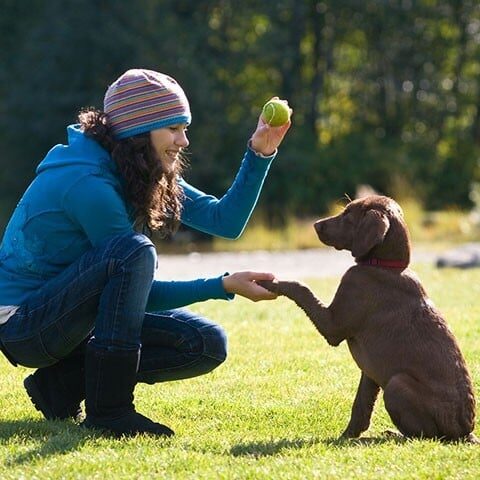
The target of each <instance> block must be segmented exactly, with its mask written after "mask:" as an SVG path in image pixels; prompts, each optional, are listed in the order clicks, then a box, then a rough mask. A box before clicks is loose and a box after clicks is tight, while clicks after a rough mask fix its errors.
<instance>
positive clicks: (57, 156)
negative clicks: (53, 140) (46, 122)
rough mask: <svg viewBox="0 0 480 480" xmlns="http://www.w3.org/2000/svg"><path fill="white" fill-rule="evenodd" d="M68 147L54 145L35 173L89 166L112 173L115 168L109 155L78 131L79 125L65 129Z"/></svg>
mask: <svg viewBox="0 0 480 480" xmlns="http://www.w3.org/2000/svg"><path fill="white" fill-rule="evenodd" d="M67 137H68V145H62V144H58V145H55V146H54V147H53V148H51V149H50V151H49V152H48V153H47V155H46V156H45V158H44V159H43V160H42V161H41V162H40V164H39V165H38V167H37V170H36V173H37V174H39V173H42V172H44V171H46V170H49V169H53V168H59V167H65V166H80V165H90V166H92V167H95V168H97V169H98V168H101V169H105V167H106V168H107V169H108V170H110V171H111V172H112V173H115V172H116V170H117V169H116V167H115V164H114V162H113V161H112V159H111V157H110V154H109V153H108V152H107V151H106V150H105V149H104V148H102V147H101V146H100V144H99V143H97V142H96V141H95V140H93V139H92V138H88V137H87V136H86V135H85V134H84V133H83V132H82V130H81V129H80V124H75V125H69V126H68V127H67Z"/></svg>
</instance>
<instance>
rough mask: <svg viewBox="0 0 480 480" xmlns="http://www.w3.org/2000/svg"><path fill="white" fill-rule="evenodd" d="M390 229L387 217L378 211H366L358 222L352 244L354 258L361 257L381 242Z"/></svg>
mask: <svg viewBox="0 0 480 480" xmlns="http://www.w3.org/2000/svg"><path fill="white" fill-rule="evenodd" d="M389 228H390V221H389V220H388V218H387V216H386V215H385V214H383V213H382V212H379V211H378V210H368V211H367V213H366V214H365V216H364V217H363V218H362V220H361V221H360V225H359V226H358V228H357V231H356V232H355V236H354V239H353V243H352V254H353V256H354V257H355V258H357V257H363V256H364V255H366V254H367V253H368V252H369V251H370V250H371V249H372V248H373V247H375V246H377V245H379V244H380V243H382V242H383V239H384V238H385V235H386V234H387V232H388V229H389Z"/></svg>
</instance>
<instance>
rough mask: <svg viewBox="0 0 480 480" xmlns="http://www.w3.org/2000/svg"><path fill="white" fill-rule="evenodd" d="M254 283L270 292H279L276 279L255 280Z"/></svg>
mask: <svg viewBox="0 0 480 480" xmlns="http://www.w3.org/2000/svg"><path fill="white" fill-rule="evenodd" d="M256 283H258V285H260V286H261V287H263V288H265V289H266V290H269V291H270V292H273V293H276V294H280V292H279V291H278V290H279V288H278V287H279V285H278V280H256Z"/></svg>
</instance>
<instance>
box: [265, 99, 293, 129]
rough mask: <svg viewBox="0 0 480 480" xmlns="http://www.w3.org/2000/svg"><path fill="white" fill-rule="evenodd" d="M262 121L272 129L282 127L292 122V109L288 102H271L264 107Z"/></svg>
mask: <svg viewBox="0 0 480 480" xmlns="http://www.w3.org/2000/svg"><path fill="white" fill-rule="evenodd" d="M262 119H263V121H264V122H265V123H268V124H269V125H271V126H272V127H280V126H281V125H285V124H286V123H287V122H288V121H289V120H290V109H289V108H288V105H287V103H286V102H282V101H281V100H269V101H268V102H267V103H266V104H265V105H264V106H263V110H262Z"/></svg>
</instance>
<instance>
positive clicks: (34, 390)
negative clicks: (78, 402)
mask: <svg viewBox="0 0 480 480" xmlns="http://www.w3.org/2000/svg"><path fill="white" fill-rule="evenodd" d="M23 386H24V387H25V390H26V391H27V393H28V396H29V397H30V400H31V401H32V403H33V406H34V407H35V408H36V409H37V410H38V411H39V412H40V413H41V414H42V415H43V416H44V417H45V418H46V419H47V420H56V419H60V420H63V418H60V417H58V416H56V415H55V414H54V413H53V412H52V410H50V408H48V403H47V402H46V400H45V398H43V395H42V392H41V391H40V389H39V388H38V386H37V383H36V382H35V378H34V377H33V375H29V376H28V377H27V378H26V379H25V380H24V381H23ZM65 418H67V417H65Z"/></svg>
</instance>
